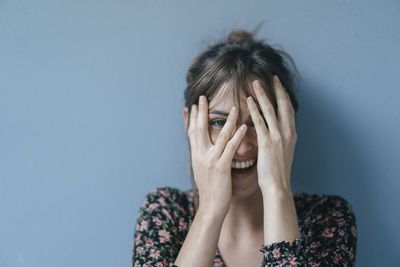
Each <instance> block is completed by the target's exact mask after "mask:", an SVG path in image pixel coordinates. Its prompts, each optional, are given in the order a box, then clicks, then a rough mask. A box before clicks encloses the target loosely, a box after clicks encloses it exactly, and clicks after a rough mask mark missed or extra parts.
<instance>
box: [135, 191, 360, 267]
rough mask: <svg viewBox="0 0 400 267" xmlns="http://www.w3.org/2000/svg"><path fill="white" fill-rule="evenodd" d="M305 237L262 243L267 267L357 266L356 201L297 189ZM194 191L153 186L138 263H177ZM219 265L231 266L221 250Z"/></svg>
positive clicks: (141, 220)
mask: <svg viewBox="0 0 400 267" xmlns="http://www.w3.org/2000/svg"><path fill="white" fill-rule="evenodd" d="M293 197H294V202H295V206H296V212H297V217H298V221H299V227H300V233H301V237H300V238H298V239H296V240H294V241H281V242H276V243H272V244H269V245H264V244H260V249H259V251H260V253H263V263H262V264H261V266H348V267H349V266H354V262H355V257H356V240H357V231H356V220H355V216H354V213H353V210H352V207H351V205H350V204H349V203H348V202H347V201H346V200H345V199H343V198H342V197H340V196H336V195H320V194H314V195H310V194H306V193H294V196H293ZM193 200H194V198H193V193H192V191H191V190H187V191H181V190H179V189H176V188H172V187H162V188H156V189H154V190H152V191H151V192H150V193H149V194H147V196H146V197H145V198H144V200H143V202H142V203H141V207H140V211H139V214H138V217H137V224H136V229H135V234H134V240H133V256H132V266H134V267H139V266H140V267H150V266H156V267H166V266H168V267H176V265H174V262H175V259H176V258H177V256H178V253H179V250H180V248H181V246H182V244H183V241H184V240H185V238H186V235H187V233H188V231H189V228H190V226H191V224H192V222H193V219H194V215H195V214H194V201H193ZM213 266H214V267H221V266H225V265H224V261H223V259H222V257H221V255H220V252H219V250H218V249H217V251H216V254H215V258H214V265H213Z"/></svg>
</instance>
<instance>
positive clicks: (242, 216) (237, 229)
mask: <svg viewBox="0 0 400 267" xmlns="http://www.w3.org/2000/svg"><path fill="white" fill-rule="evenodd" d="M263 212H264V210H263V198H262V193H261V190H260V188H259V187H257V190H256V191H255V192H254V193H253V194H252V195H250V196H248V197H247V198H237V197H232V200H231V206H230V209H229V211H228V213H227V214H226V217H225V220H224V223H223V226H222V228H223V231H224V232H226V233H227V234H228V235H230V236H231V237H232V238H235V237H239V236H248V235H249V234H255V233H259V232H262V231H263V219H264V217H263Z"/></svg>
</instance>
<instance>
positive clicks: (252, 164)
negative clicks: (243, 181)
mask: <svg viewBox="0 0 400 267" xmlns="http://www.w3.org/2000/svg"><path fill="white" fill-rule="evenodd" d="M246 166H247V167H246ZM256 166H257V158H255V159H253V160H249V161H246V162H241V163H240V164H239V163H237V162H235V163H232V168H231V172H232V176H233V175H235V174H236V176H237V175H239V174H240V175H241V176H245V175H247V174H250V173H251V172H253V171H254V169H256Z"/></svg>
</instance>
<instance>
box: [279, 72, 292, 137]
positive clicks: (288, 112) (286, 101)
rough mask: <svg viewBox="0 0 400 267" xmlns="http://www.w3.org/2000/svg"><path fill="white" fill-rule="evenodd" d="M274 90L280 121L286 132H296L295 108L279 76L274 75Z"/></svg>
mask: <svg viewBox="0 0 400 267" xmlns="http://www.w3.org/2000/svg"><path fill="white" fill-rule="evenodd" d="M274 90H275V95H276V102H277V104H278V121H279V123H280V125H281V129H282V130H284V131H293V130H294V131H295V129H296V126H295V119H294V115H295V112H294V108H293V106H292V102H291V101H290V97H289V94H288V93H287V92H286V90H285V88H284V87H283V85H282V83H281V82H280V80H279V77H278V75H274Z"/></svg>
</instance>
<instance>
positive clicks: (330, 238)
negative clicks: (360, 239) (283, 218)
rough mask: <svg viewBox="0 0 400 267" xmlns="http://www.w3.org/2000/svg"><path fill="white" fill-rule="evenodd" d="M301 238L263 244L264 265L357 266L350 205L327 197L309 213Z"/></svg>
mask: <svg viewBox="0 0 400 267" xmlns="http://www.w3.org/2000/svg"><path fill="white" fill-rule="evenodd" d="M300 232H301V237H300V238H298V239H295V240H294V241H281V242H276V243H272V244H269V245H262V246H261V248H260V251H261V252H262V253H263V254H264V260H263V264H262V266H313V267H316V266H347V267H350V266H354V263H355V254H356V244H357V232H356V220H355V216H354V213H353V209H352V207H351V205H350V204H349V203H348V202H347V201H346V200H345V199H343V198H342V197H340V196H325V197H324V198H323V199H321V200H320V201H318V203H317V204H315V206H314V207H312V208H311V209H310V212H309V214H306V217H305V218H304V223H303V225H302V227H301V231H300Z"/></svg>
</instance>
